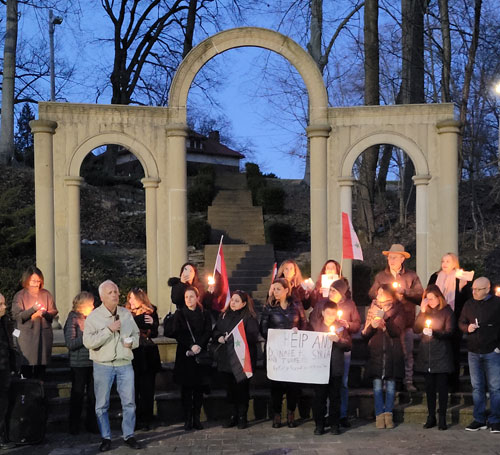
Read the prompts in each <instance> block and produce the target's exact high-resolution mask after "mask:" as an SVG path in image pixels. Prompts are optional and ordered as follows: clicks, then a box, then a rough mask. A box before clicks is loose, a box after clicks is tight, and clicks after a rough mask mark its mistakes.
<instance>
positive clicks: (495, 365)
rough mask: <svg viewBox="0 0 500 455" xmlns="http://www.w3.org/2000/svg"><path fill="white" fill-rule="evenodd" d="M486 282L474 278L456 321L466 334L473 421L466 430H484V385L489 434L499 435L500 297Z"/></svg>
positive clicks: (487, 281) (485, 280)
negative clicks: (470, 292)
mask: <svg viewBox="0 0 500 455" xmlns="http://www.w3.org/2000/svg"><path fill="white" fill-rule="evenodd" d="M490 287H491V285H490V280H488V278H485V277H481V278H477V279H476V280H475V281H474V283H473V284H472V299H470V300H468V301H467V302H466V303H465V305H464V308H463V310H462V314H461V315H460V318H459V327H460V330H462V332H464V333H465V334H466V335H467V350H468V351H469V354H468V360H469V371H470V380H471V383H472V399H473V401H474V412H473V416H474V420H473V422H472V423H471V424H469V425H468V426H467V427H466V428H465V429H466V430H467V431H478V430H485V429H486V428H487V424H486V385H487V386H488V390H489V392H490V405H491V406H490V407H491V409H490V415H489V417H488V423H489V424H490V430H491V432H492V433H500V298H499V297H496V296H495V295H492V294H490Z"/></svg>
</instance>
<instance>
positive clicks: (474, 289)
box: [472, 288, 488, 291]
mask: <svg viewBox="0 0 500 455" xmlns="http://www.w3.org/2000/svg"><path fill="white" fill-rule="evenodd" d="M485 289H488V288H472V290H473V291H484V290H485Z"/></svg>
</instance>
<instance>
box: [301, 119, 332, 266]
mask: <svg viewBox="0 0 500 455" xmlns="http://www.w3.org/2000/svg"><path fill="white" fill-rule="evenodd" d="M306 131H307V137H308V138H309V150H310V164H311V188H310V198H311V276H317V274H318V273H319V271H320V270H321V267H322V265H323V264H324V263H325V262H326V260H327V259H328V257H327V255H328V196H327V168H328V166H327V164H328V163H327V153H326V152H327V143H328V137H329V135H330V131H331V127H330V125H326V124H317V125H309V126H308V127H307V128H306Z"/></svg>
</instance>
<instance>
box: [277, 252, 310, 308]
mask: <svg viewBox="0 0 500 455" xmlns="http://www.w3.org/2000/svg"><path fill="white" fill-rule="evenodd" d="M276 278H285V279H286V280H287V281H288V282H289V283H290V295H291V296H292V297H293V299H294V300H296V301H297V302H300V303H301V304H302V306H303V308H304V310H308V309H309V308H310V306H311V295H310V294H311V293H310V291H309V290H306V289H304V287H303V286H302V283H303V281H304V279H303V278H302V272H301V271H300V268H299V266H298V264H297V263H296V262H295V261H294V260H293V259H286V260H284V261H283V262H282V263H281V265H280V266H279V268H278V272H277V273H276ZM271 294H272V289H271V288H270V289H269V296H271Z"/></svg>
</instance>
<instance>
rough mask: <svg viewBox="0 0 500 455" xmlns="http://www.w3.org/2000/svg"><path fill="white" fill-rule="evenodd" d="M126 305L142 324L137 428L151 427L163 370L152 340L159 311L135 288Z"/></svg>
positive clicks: (137, 358) (136, 374)
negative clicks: (159, 372) (157, 387)
mask: <svg viewBox="0 0 500 455" xmlns="http://www.w3.org/2000/svg"><path fill="white" fill-rule="evenodd" d="M127 308H128V309H129V310H130V312H131V313H132V316H133V317H134V321H135V323H136V324H137V327H139V347H137V348H136V349H134V351H133V352H134V360H132V365H133V367H134V378H135V404H136V406H137V424H136V428H137V429H139V428H143V429H145V430H149V428H150V426H151V423H152V421H153V409H154V395H155V379H156V373H158V371H160V370H161V360H160V351H159V350H158V346H157V345H156V344H155V342H154V341H153V340H152V338H156V337H157V336H158V325H159V319H158V313H157V311H156V307H155V306H154V305H152V304H151V302H150V301H149V297H148V295H147V294H146V292H145V291H143V290H142V289H140V288H133V289H131V290H130V292H129V293H128V295H127Z"/></svg>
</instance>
